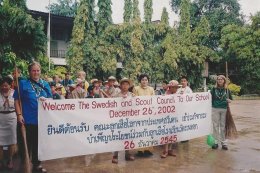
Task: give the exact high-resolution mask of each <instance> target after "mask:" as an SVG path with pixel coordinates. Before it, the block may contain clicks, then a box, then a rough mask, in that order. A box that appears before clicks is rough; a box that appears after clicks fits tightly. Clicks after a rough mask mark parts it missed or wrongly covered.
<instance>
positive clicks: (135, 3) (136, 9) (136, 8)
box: [133, 0, 141, 22]
mask: <svg viewBox="0 0 260 173" xmlns="http://www.w3.org/2000/svg"><path fill="white" fill-rule="evenodd" d="M133 20H134V21H138V22H141V18H140V11H139V1H138V0H133Z"/></svg>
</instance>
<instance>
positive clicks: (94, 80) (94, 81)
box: [90, 79, 98, 84]
mask: <svg viewBox="0 0 260 173" xmlns="http://www.w3.org/2000/svg"><path fill="white" fill-rule="evenodd" d="M96 82H98V79H91V80H90V83H92V84H94V83H96Z"/></svg>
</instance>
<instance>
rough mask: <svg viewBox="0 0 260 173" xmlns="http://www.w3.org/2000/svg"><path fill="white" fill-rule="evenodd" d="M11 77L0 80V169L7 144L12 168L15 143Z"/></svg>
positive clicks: (9, 164) (15, 120) (15, 121)
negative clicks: (4, 147)
mask: <svg viewBox="0 0 260 173" xmlns="http://www.w3.org/2000/svg"><path fill="white" fill-rule="evenodd" d="M11 85H12V79H11V78H9V77H5V78H3V79H2V80H1V81H0V87H1V88H0V93H1V94H0V170H1V169H2V168H3V146H8V163H7V167H8V168H9V169H12V168H13V155H14V152H15V144H16V124H17V118H16V114H15V107H14V98H13V94H14V90H13V89H11Z"/></svg>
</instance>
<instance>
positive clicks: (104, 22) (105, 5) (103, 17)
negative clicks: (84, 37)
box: [97, 0, 113, 34]
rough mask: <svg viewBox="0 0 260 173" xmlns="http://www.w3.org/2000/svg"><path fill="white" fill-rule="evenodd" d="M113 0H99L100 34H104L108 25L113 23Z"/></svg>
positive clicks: (98, 18) (98, 19)
mask: <svg viewBox="0 0 260 173" xmlns="http://www.w3.org/2000/svg"><path fill="white" fill-rule="evenodd" d="M111 5H112V2H111V0H99V1H98V8H99V10H98V14H97V21H98V34H102V33H103V31H104V30H105V29H106V27H107V26H109V25H110V24H112V23H113V21H112V16H111V15H112V9H111Z"/></svg>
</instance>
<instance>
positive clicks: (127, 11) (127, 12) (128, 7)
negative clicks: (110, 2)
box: [123, 0, 133, 22]
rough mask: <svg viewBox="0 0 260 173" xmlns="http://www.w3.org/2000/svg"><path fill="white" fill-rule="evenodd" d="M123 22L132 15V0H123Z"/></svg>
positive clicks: (128, 20) (129, 19)
mask: <svg viewBox="0 0 260 173" xmlns="http://www.w3.org/2000/svg"><path fill="white" fill-rule="evenodd" d="M123 16H124V22H130V21H131V20H132V17H133V2H132V0H125V3H124V14H123Z"/></svg>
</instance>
